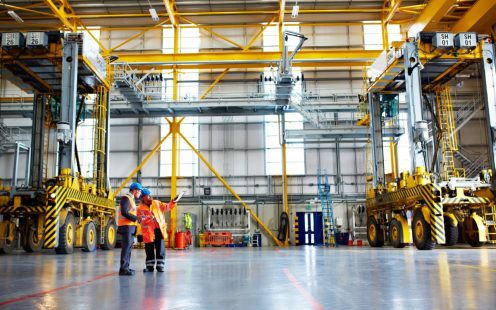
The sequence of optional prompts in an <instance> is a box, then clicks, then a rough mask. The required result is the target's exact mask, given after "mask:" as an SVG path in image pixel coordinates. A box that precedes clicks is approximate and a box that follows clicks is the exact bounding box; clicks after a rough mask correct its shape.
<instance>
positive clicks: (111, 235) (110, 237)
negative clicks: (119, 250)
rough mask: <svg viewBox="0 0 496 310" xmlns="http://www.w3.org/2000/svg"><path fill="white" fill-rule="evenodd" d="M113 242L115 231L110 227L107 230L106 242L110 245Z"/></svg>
mask: <svg viewBox="0 0 496 310" xmlns="http://www.w3.org/2000/svg"><path fill="white" fill-rule="evenodd" d="M114 240H115V229H114V227H113V226H112V227H110V228H109V230H108V241H109V243H110V244H112V243H114Z"/></svg>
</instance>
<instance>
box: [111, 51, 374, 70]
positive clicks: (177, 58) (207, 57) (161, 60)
mask: <svg viewBox="0 0 496 310" xmlns="http://www.w3.org/2000/svg"><path fill="white" fill-rule="evenodd" d="M380 53H381V51H380V50H317V51H314V50H302V51H299V52H298V54H297V55H296V56H295V59H294V60H293V63H294V65H298V66H300V65H303V64H304V63H312V66H325V65H331V64H332V63H339V64H340V65H341V66H363V65H364V64H366V63H368V62H372V61H374V59H376V58H377V57H378V56H379V54H380ZM115 54H116V55H117V56H119V60H118V61H116V63H129V64H132V65H157V64H158V65H160V64H162V65H178V66H180V65H183V66H190V67H191V68H195V67H202V68H207V67H209V66H214V65H218V66H217V67H220V68H222V67H224V68H226V67H232V66H235V65H240V66H241V67H244V66H246V65H249V64H254V65H255V66H254V67H257V68H258V67H266V66H267V64H269V63H277V62H279V60H280V58H281V53H280V52H277V51H275V52H261V51H245V52H243V53H240V52H239V51H232V52H202V53H177V54H161V53H156V54H141V53H140V54H138V53H124V52H123V53H118V52H116V53H115Z"/></svg>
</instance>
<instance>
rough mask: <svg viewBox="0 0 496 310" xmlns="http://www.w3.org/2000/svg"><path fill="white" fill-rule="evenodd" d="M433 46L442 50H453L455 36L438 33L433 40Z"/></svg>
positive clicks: (447, 33) (449, 33) (448, 33)
mask: <svg viewBox="0 0 496 310" xmlns="http://www.w3.org/2000/svg"><path fill="white" fill-rule="evenodd" d="M432 46H434V47H436V48H437V49H442V50H449V49H453V47H454V44H453V34H452V33H451V32H436V34H435V35H434V37H433V38H432Z"/></svg>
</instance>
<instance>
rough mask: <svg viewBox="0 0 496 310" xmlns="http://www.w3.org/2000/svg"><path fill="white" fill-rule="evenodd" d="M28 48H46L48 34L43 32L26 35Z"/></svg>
mask: <svg viewBox="0 0 496 310" xmlns="http://www.w3.org/2000/svg"><path fill="white" fill-rule="evenodd" d="M26 46H27V47H28V48H40V47H41V48H48V34H46V33H45V32H39V31H37V32H28V33H27V35H26Z"/></svg>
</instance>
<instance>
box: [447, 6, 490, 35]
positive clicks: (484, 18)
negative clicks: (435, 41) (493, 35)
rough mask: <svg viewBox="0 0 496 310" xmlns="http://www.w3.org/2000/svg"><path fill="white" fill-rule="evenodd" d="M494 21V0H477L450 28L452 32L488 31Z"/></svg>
mask: <svg viewBox="0 0 496 310" xmlns="http://www.w3.org/2000/svg"><path fill="white" fill-rule="evenodd" d="M495 23H496V1H495V0H478V1H477V2H476V3H475V4H474V5H473V6H472V7H471V8H470V10H468V12H467V13H465V15H463V17H462V18H461V19H460V20H459V21H458V22H457V23H456V24H455V25H454V26H453V27H452V28H451V31H452V32H453V33H458V32H465V31H473V30H478V31H483V32H486V33H489V32H490V31H491V30H492V29H491V27H492V26H493V25H494V24H495Z"/></svg>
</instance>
